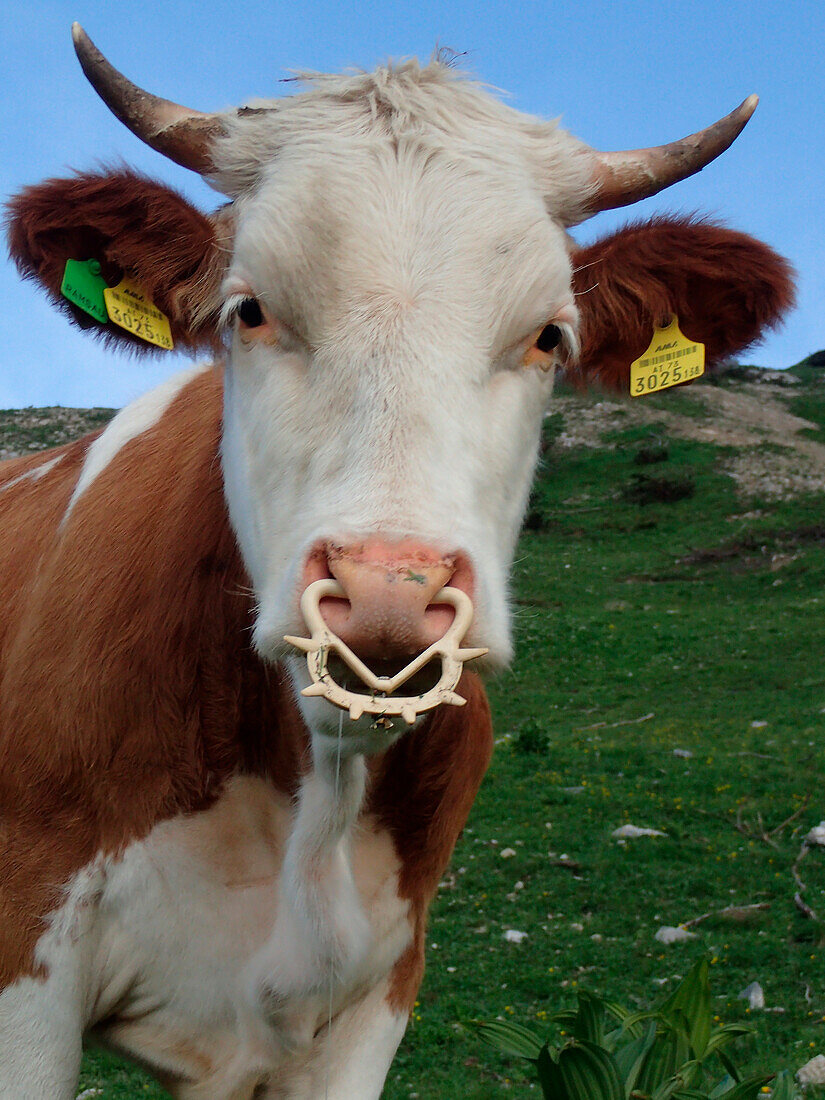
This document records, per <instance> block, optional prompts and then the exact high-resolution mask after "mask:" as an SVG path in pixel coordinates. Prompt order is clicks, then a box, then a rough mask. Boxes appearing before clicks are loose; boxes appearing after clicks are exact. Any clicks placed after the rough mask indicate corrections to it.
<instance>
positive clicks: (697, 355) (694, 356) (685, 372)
mask: <svg viewBox="0 0 825 1100" xmlns="http://www.w3.org/2000/svg"><path fill="white" fill-rule="evenodd" d="M704 373H705V345H704V344H700V343H698V342H697V341H696V340H688V338H687V337H686V336H685V334H684V333H683V332H682V331H681V329H680V328H679V318H678V317H672V318H671V319H670V321H669V322H668V324H666V325H665V326H663V327H662V328H659V327H656V328H654V330H653V339H652V340H651V341H650V347H649V348H648V349H647V351H646V352H645V353H644V354H643V355H641V356H640V357H639V358H638V359H634V360H633V362H632V363H631V364H630V396H631V397H647V396H648V394H651V393H658V391H659V390H666V389H667V388H668V387H669V386H678V385H679V383H680V382H692V381H694V379H696V378H699V377H700V375H702V374H704Z"/></svg>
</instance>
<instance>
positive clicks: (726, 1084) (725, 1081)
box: [708, 1073, 736, 1100]
mask: <svg viewBox="0 0 825 1100" xmlns="http://www.w3.org/2000/svg"><path fill="white" fill-rule="evenodd" d="M735 1084H736V1081H735V1079H734V1078H733V1077H731V1075H730V1074H729V1073H726V1074H725V1076H724V1077H723V1078H722V1080H721V1081H720V1082H719V1084H718V1085H716V1087H715V1088H714V1089H712V1090H711V1092H710V1094H709V1096H708V1100H718V1097H720V1096H727V1094H728V1093H729V1092H730V1090H731V1089H732V1088H733V1086H734V1085H735Z"/></svg>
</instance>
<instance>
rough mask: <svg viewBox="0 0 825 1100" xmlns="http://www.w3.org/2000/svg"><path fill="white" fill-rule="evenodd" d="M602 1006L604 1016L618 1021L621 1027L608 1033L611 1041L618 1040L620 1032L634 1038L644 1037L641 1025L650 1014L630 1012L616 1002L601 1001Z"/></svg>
mask: <svg viewBox="0 0 825 1100" xmlns="http://www.w3.org/2000/svg"><path fill="white" fill-rule="evenodd" d="M602 1004H603V1005H604V1010H605V1013H606V1015H608V1016H612V1017H613V1019H614V1020H618V1022H619V1023H620V1024H621V1027H619V1028H616V1030H615V1031H611V1032H610V1039H611V1040H615V1038H618V1036H619V1035H621V1033H622V1032H627V1033H628V1034H629V1035H632V1036H633V1037H634V1038H638V1037H639V1036H640V1035H644V1033H645V1029H644V1027H643V1023H644V1021H645V1020H646V1019H649V1018H650V1016H651V1015H652V1013H650V1012H638V1011H631V1010H630V1009H629V1008H625V1007H624V1005H620V1004H617V1002H616V1001H603V1002H602Z"/></svg>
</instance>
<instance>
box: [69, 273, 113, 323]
mask: <svg viewBox="0 0 825 1100" xmlns="http://www.w3.org/2000/svg"><path fill="white" fill-rule="evenodd" d="M107 289H108V288H107V285H106V280H105V279H104V278H103V276H102V275H101V274H100V264H99V263H98V261H97V260H66V267H65V270H64V271H63V282H62V283H61V284H60V293H61V294H62V295H63V297H64V298H68V300H69V301H70V302H71V303H72V305H75V306H77V308H78V309H82V310H83V312H84V313H88V314H89V315H90V316H91V317H94V319H95V320H96V321H99V322H100V323H101V324H102V325H105V324H106V322H107V321H108V320H109V314H108V312H107V310H106V300H105V298H104V297H103V295H104V293H105V292H106V290H107Z"/></svg>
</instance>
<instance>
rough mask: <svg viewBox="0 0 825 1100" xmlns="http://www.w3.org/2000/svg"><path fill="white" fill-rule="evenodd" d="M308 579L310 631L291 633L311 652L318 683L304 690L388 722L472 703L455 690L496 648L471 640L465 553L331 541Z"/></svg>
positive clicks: (305, 609)
mask: <svg viewBox="0 0 825 1100" xmlns="http://www.w3.org/2000/svg"><path fill="white" fill-rule="evenodd" d="M304 582H305V587H304V591H303V593H302V595H301V613H302V615H303V618H304V621H305V623H306V625H307V628H308V631H309V637H308V638H299V637H294V636H292V635H287V636H286V638H285V641H287V642H288V643H289V644H291V645H294V646H296V648H298V649H300V650H302V651H303V652H305V653H306V656H307V667H308V670H309V676H310V679H311V681H312V682H311V683H310V684H309V686H308V687H306V688H304V689H303V692H302V694H304V695H306V696H319V697H323V698H325V699H327V700H328V701H329V702H330V703H332V704H333V705H334V706H336V707H339V708H341V709H342V710H346V711H348V712H349V716H350V718H351V719H353V720H356V719H358V718H360V717H361V716H362V715H364V714H370V715H374V716H375V717H376V721H377V722H378V724H389V721H390V718H391V716H393V715H400V716H401V717H402V718H403V719H404V720H405V721H406V722H407V723H408V724H412V723H413V722H414V721H415V720H416V718H417V716H418V715H419V714H422V713H423V712H425V711H428V710H432V709H433V708H434V707H437V706H440V705H442V704H445V703H446V704H451V705H453V706H462V705H463V704H464V702H465V700H464V699H463V698H462V697H461V696H460V695H459V694H457V692H456V691H455V688H456V685H457V684H458V681H459V679H460V677H461V673H462V671H463V667H464V664H465V662H467V661H470V660H472V659H474V658H476V657H481V656H483V655H484V654H485V653H487V649H486V648H479V647H465V646H463V645H462V642H463V640H464V637H465V635H466V633H467V631H468V629H469V627H470V624H471V622H472V619H473V603H472V597H471V592H472V569H471V568H470V566H469V563H468V562H467V561H466V560H465V559H464V558H463V556H461V555H449V556H445V557H440V556H438V555H436V554H434V553H433V552H432V551H430V550H429V549H428V548H426V547H424V546H423V545H421V544H418V543H400V544H387V543H384V542H381V541H379V540H377V539H372V540H368V541H366V542H364V543H362V544H360V545H358V546H355V547H353V546H350V547H339V546H335V545H333V544H329V543H324V544H320V545H319V546H317V547H316V548H315V549H314V550H313V552H312V553H311V554H310V557H309V559H308V561H307V566H306V568H305V570H304ZM448 582H452V583H448Z"/></svg>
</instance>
